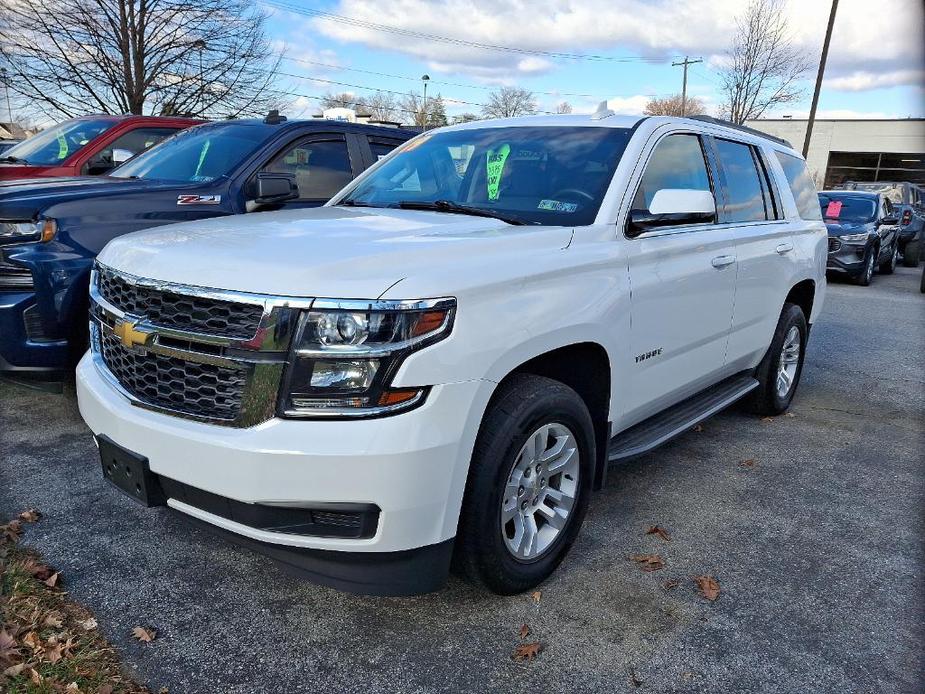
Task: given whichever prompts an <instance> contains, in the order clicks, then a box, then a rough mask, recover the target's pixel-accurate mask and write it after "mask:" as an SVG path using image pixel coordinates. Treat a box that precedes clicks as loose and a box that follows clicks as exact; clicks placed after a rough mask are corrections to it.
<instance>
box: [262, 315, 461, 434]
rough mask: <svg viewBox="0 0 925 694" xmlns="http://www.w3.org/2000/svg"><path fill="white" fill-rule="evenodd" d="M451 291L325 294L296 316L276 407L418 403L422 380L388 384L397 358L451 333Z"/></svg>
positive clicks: (348, 410) (294, 410) (305, 411)
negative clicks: (415, 384) (336, 297)
mask: <svg viewBox="0 0 925 694" xmlns="http://www.w3.org/2000/svg"><path fill="white" fill-rule="evenodd" d="M455 311H456V300H455V299H428V300H424V301H331V300H327V299H320V300H317V301H315V302H314V303H313V304H312V307H311V308H310V309H309V310H307V311H303V313H302V315H301V316H300V318H299V325H298V328H297V329H296V336H295V339H294V340H293V346H292V354H291V359H290V364H289V368H288V372H287V375H286V379H285V381H284V383H285V387H284V389H283V393H282V396H281V399H280V411H281V414H282V415H283V416H288V417H337V416H340V417H345V416H346V417H370V416H379V415H383V414H390V413H393V412H397V411H400V410H406V409H409V408H411V407H414V406H415V405H417V404H419V403H420V402H421V401H422V400H423V398H424V395H425V391H426V387H424V386H422V387H420V388H397V389H396V388H391V387H390V385H391V381H392V378H393V377H394V375H395V372H396V371H397V370H398V367H399V365H400V364H401V362H402V360H403V359H404V358H405V357H406V356H407V355H408V354H410V353H411V352H413V351H414V350H417V349H420V348H422V347H426V346H427V345H430V344H433V343H434V342H437V341H439V340H442V339H443V338H445V337H446V336H447V335H449V334H450V330H451V329H452V326H453V317H454V315H455Z"/></svg>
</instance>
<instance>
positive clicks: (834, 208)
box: [825, 200, 841, 219]
mask: <svg viewBox="0 0 925 694" xmlns="http://www.w3.org/2000/svg"><path fill="white" fill-rule="evenodd" d="M839 215H841V200H829V206H828V207H826V208H825V216H826V217H828V218H829V219H838V217H839Z"/></svg>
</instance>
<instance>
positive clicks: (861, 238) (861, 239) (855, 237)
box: [838, 231, 867, 243]
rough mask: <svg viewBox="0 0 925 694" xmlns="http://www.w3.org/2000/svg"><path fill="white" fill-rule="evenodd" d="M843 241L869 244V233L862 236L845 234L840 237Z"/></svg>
mask: <svg viewBox="0 0 925 694" xmlns="http://www.w3.org/2000/svg"><path fill="white" fill-rule="evenodd" d="M838 238H840V239H841V240H842V241H844V242H845V243H867V232H866V231H865V232H864V233H861V234H845V235H844V236H839V237H838Z"/></svg>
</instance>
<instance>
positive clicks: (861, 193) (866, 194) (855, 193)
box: [819, 189, 882, 198]
mask: <svg viewBox="0 0 925 694" xmlns="http://www.w3.org/2000/svg"><path fill="white" fill-rule="evenodd" d="M819 195H829V196H832V195H850V196H851V197H853V198H877V197H880V196H881V195H882V193H881V192H880V191H876V190H874V191H868V190H840V189H839V190H820V191H819Z"/></svg>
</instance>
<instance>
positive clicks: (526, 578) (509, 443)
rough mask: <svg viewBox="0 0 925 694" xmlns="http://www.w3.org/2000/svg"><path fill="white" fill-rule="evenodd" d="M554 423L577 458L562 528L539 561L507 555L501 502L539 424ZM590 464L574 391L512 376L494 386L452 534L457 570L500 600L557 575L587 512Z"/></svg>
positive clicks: (586, 418) (584, 415)
mask: <svg viewBox="0 0 925 694" xmlns="http://www.w3.org/2000/svg"><path fill="white" fill-rule="evenodd" d="M552 423H557V424H561V425H564V426H565V427H567V428H568V429H569V431H570V432H571V433H572V434H573V436H574V438H575V441H576V442H577V452H578V455H579V456H580V457H579V463H578V482H577V484H576V488H577V489H576V493H575V499H574V503H573V505H572V508H571V511H570V512H569V514H568V516H567V518H566V520H565V525H564V526H563V527H562V528H561V529H560V530H559V533H558V536H557V537H556V538H555V539H554V540H552V542H551V543H550V545H549V547H548V548H547V549H546V550H545V551H544V552H543V553H541V554H540V555H539V556H538V557H537V558H536V559H533V560H531V561H524V560H521V559H518V558H516V557H515V556H514V555H513V554H512V553H511V551H509V550H508V548H507V546H506V544H505V540H504V539H503V536H502V532H503V527H504V526H503V524H502V520H501V508H502V506H501V504H502V502H503V500H504V499H503V498H502V497H503V496H504V493H505V486H506V484H507V482H508V478H509V476H510V475H511V472H512V469H513V467H514V465H515V463H516V461H517V459H518V455H519V453H520V450H521V448H522V447H523V446H524V444H525V443H526V442H527V439H528V438H529V437H530V436H531V434H533V433H534V432H535V431H537V429H539V428H540V427H542V426H543V425H544V424H552ZM594 460H595V444H594V425H593V424H592V421H591V415H590V414H589V412H588V408H587V406H586V405H585V403H584V401H583V400H582V399H581V398H580V397H579V395H578V394H577V393H576V392H575V391H574V390H572V389H571V388H569V387H568V386H566V385H564V384H562V383H560V382H558V381H554V380H552V379H549V378H544V377H541V376H533V375H530V374H521V375H515V376H513V377H511V378H510V379H509V380H508V381H506V382H505V383H503V384H502V385H501V386H499V389H498V392H497V393H496V394H495V396H494V397H493V398H492V402H491V403H490V405H489V406H488V410H487V411H486V413H485V417H484V418H483V420H482V427H481V429H480V430H479V434H478V438H477V439H476V443H475V449H474V451H473V453H472V464H471V466H470V469H469V477H468V480H467V481H466V493H465V497H464V498H463V504H462V510H461V512H460V518H459V530H458V532H457V534H456V548H455V556H454V565H455V567H456V569H457V570H459V571H461V572H463V573H464V574H465V575H466V576H467V577H468V578H469V579H470V580H472V581H473V582H475V583H477V584H480V585H483V586H485V587H487V588H488V589H489V590H491V591H493V592H495V593H499V594H501V595H513V594H515V593H521V592H523V591H525V590H530V589H531V588H534V587H536V586H537V585H539V584H540V583H541V582H542V581H544V580H545V579H546V578H547V577H548V576H549V575H550V574H551V573H552V572H553V571H555V569H556V567H557V566H558V565H559V564H560V562H561V561H562V559H563V558H564V557H565V555H566V554H567V553H568V551H569V548H570V547H571V546H572V543H573V542H574V541H575V538H576V536H577V535H578V531H579V529H580V528H581V524H582V522H583V521H584V517H585V514H586V513H587V509H588V499H589V497H590V493H591V483H592V477H593V475H594ZM515 502H516V500H515Z"/></svg>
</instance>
